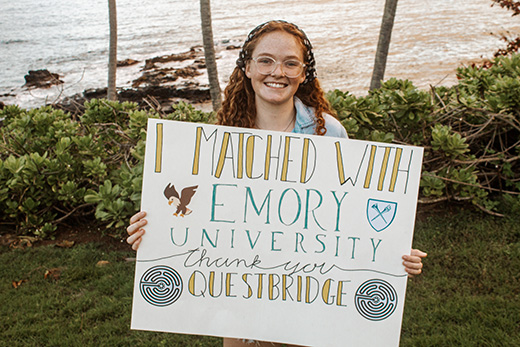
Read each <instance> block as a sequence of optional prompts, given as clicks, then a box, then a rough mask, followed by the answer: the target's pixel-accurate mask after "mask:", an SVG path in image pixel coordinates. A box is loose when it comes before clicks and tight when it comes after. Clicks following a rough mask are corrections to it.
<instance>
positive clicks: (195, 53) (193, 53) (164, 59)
mask: <svg viewBox="0 0 520 347" xmlns="http://www.w3.org/2000/svg"><path fill="white" fill-rule="evenodd" d="M203 56H204V51H203V50H202V49H201V48H200V47H199V46H195V47H191V49H190V50H189V51H188V52H183V53H178V54H170V55H163V56H161V57H155V58H151V59H146V60H145V61H144V70H150V69H153V68H155V67H156V65H155V64H156V63H168V62H171V61H184V60H188V59H196V58H200V57H203Z"/></svg>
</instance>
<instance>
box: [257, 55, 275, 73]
mask: <svg viewBox="0 0 520 347" xmlns="http://www.w3.org/2000/svg"><path fill="white" fill-rule="evenodd" d="M255 61H256V66H257V67H258V72H260V73H261V74H262V75H269V74H271V73H272V72H273V71H274V70H275V69H276V60H274V59H273V58H270V57H258V58H256V60H255Z"/></svg>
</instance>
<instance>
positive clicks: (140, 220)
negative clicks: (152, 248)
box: [126, 211, 148, 251]
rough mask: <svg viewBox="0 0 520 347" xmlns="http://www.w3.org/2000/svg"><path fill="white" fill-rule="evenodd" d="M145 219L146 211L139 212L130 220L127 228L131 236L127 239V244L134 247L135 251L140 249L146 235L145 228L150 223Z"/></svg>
mask: <svg viewBox="0 0 520 347" xmlns="http://www.w3.org/2000/svg"><path fill="white" fill-rule="evenodd" d="M144 217H146V212H145V211H141V212H137V213H136V214H134V215H133V216H132V217H131V218H130V225H129V226H128V228H126V231H127V232H128V235H130V236H128V238H127V239H126V242H128V243H129V244H130V245H132V249H133V250H134V251H137V248H139V244H140V243H141V240H142V236H143V235H144V229H143V226H145V225H146V224H147V223H148V222H147V221H146V219H144Z"/></svg>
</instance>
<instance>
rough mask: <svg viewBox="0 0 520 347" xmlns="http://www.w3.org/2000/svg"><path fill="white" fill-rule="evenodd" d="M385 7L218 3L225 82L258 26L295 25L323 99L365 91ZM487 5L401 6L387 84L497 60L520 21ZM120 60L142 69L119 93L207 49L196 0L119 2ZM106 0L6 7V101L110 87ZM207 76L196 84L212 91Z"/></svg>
mask: <svg viewBox="0 0 520 347" xmlns="http://www.w3.org/2000/svg"><path fill="white" fill-rule="evenodd" d="M384 2H385V1H384V0H364V1H357V0H343V1H339V0H314V1H311V0H285V1H274V0H263V1H262V0H260V1H259V0H213V1H212V4H211V5H212V20H213V34H214V40H215V43H216V45H217V55H218V57H219V59H218V68H219V78H220V80H221V84H222V86H224V85H225V83H226V82H227V77H228V76H229V74H230V72H231V70H232V68H233V66H234V61H235V59H236V55H237V51H236V50H231V51H227V50H225V49H223V47H224V43H226V42H231V43H235V44H237V45H238V44H241V42H243V40H244V39H245V37H246V35H247V33H248V32H249V31H250V30H251V29H252V28H253V27H255V26H256V25H258V24H260V23H263V22H265V21H267V20H270V19H284V20H287V21H291V22H293V23H296V24H297V25H298V26H300V28H302V29H303V30H304V31H305V32H306V33H307V35H308V36H309V38H310V40H311V42H312V43H313V45H314V47H315V56H316V60H317V65H318V76H319V78H320V80H321V82H322V85H323V87H324V88H325V89H326V90H329V89H336V88H337V89H341V90H345V91H350V92H352V93H354V94H356V95H363V94H365V93H366V92H367V90H368V87H369V84H370V77H371V73H372V67H373V63H374V55H375V51H376V46H377V39H378V34H379V27H380V23H381V16H382V12H383V8H384ZM491 4H492V2H491V1H490V0H453V1H450V0H401V1H399V4H398V8H397V14H396V20H395V24H394V31H393V34H392V43H391V46H390V54H389V57H388V61H387V69H386V74H385V78H390V77H397V78H402V79H409V80H411V81H413V82H414V84H415V85H416V86H417V87H419V88H421V89H426V88H429V86H430V85H434V86H435V85H451V84H454V83H456V77H455V71H456V68H457V67H459V66H461V65H464V64H470V63H472V62H478V61H480V60H481V59H483V58H490V57H492V54H493V52H494V51H496V50H497V49H498V48H500V47H503V46H504V43H503V42H502V41H501V40H500V36H501V35H503V34H508V33H510V34H511V35H514V34H516V35H518V34H520V19H519V18H515V17H511V12H508V11H507V10H504V9H501V8H500V7H498V6H495V7H491ZM117 12H118V60H123V59H126V58H131V59H135V60H139V61H140V62H141V63H140V64H138V65H134V66H131V67H123V68H119V69H118V76H117V85H118V87H128V86H129V85H130V84H131V81H132V80H133V79H135V78H137V77H138V76H139V74H140V70H141V69H142V67H143V65H144V60H145V59H147V58H152V57H155V56H160V55H165V54H171V53H180V52H183V51H187V50H189V49H190V47H192V46H196V45H200V44H201V42H202V37H201V30H200V13H199V1H194V0H118V1H117ZM108 35H109V28H108V2H107V1H106V0H90V1H84V0H46V1H41V0H18V1H11V0H0V100H1V101H3V102H4V103H8V104H13V103H16V104H19V105H21V106H24V107H37V106H40V105H43V104H45V103H47V102H53V101H57V100H59V99H60V98H61V97H64V96H67V95H72V94H75V93H80V92H82V91H83V90H85V89H88V88H99V87H104V86H106V79H107V77H106V76H107V62H108ZM37 69H48V70H49V71H50V72H53V73H58V74H60V76H61V79H62V80H63V81H64V82H65V83H64V84H62V85H60V86H57V87H52V88H49V89H31V90H28V89H27V88H25V87H23V84H24V83H25V81H24V75H26V74H27V72H28V71H29V70H37ZM205 78H206V77H205V76H201V77H199V78H198V81H199V82H200V83H203V84H204V83H207V82H206V79H205Z"/></svg>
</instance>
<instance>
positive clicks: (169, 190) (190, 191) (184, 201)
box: [164, 183, 198, 217]
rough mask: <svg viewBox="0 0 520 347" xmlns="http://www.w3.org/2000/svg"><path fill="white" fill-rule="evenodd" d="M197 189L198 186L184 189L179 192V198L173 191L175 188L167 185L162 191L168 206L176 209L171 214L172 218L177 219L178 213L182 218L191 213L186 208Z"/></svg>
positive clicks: (169, 184)
mask: <svg viewBox="0 0 520 347" xmlns="http://www.w3.org/2000/svg"><path fill="white" fill-rule="evenodd" d="M197 188H198V186H192V187H186V188H184V189H183V190H182V191H181V196H180V197H179V193H177V191H176V190H175V186H174V185H173V184H171V183H168V185H167V186H166V188H165V189H164V196H165V197H166V199H168V205H172V204H173V206H174V207H177V211H175V213H174V214H173V215H174V216H176V217H177V215H179V213H180V216H181V217H184V216H187V215H189V214H190V213H191V212H192V211H191V210H190V209H189V208H188V207H187V206H188V204H189V203H190V201H191V198H192V197H193V195H195V190H196V189H197Z"/></svg>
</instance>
